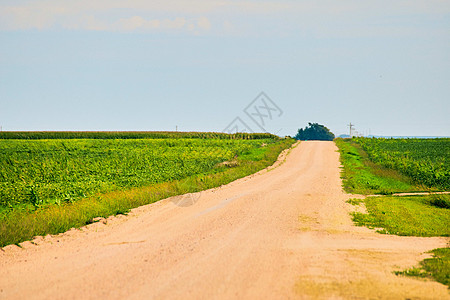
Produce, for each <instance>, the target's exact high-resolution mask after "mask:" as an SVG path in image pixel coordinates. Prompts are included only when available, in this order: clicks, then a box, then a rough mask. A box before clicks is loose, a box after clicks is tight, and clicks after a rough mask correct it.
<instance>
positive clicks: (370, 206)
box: [349, 195, 450, 236]
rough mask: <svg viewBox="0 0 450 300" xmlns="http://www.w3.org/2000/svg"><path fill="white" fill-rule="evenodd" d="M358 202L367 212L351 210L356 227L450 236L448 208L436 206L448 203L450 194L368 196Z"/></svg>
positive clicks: (391, 232)
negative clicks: (362, 203) (361, 203)
mask: <svg viewBox="0 0 450 300" xmlns="http://www.w3.org/2000/svg"><path fill="white" fill-rule="evenodd" d="M362 201H363V202H364V204H365V207H366V209H367V212H368V213H367V214H364V213H359V212H354V213H352V217H353V221H354V222H355V223H356V225H358V226H367V227H369V228H381V229H378V231H377V232H379V233H384V234H396V235H401V236H450V226H449V224H450V209H448V208H445V207H439V206H438V205H439V203H450V195H430V196H408V197H397V196H386V197H368V198H366V199H364V200H362ZM349 202H350V203H352V204H356V205H357V204H358V203H357V202H356V203H355V201H349Z"/></svg>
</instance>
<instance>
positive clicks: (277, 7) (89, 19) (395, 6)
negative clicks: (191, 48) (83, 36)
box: [0, 0, 450, 35]
mask: <svg viewBox="0 0 450 300" xmlns="http://www.w3.org/2000/svg"><path fill="white" fill-rule="evenodd" d="M445 14H447V15H448V14H450V5H449V1H448V0H427V1H422V0H396V1H391V0H377V1H360V0H341V1H335V0H304V1H284V0H280V1H274V0H270V1H248V0H247V1H238V0H166V1H148V0H130V1H121V0H95V1H92V0H78V1H68V0H36V1H32V2H25V3H23V2H16V1H12V0H4V2H2V4H0V30H27V29H39V30H46V29H60V28H62V29H72V30H104V31H135V30H138V31H157V30H185V31H186V32H196V33H198V32H203V33H204V32H211V31H212V29H215V30H216V31H217V30H218V31H221V32H223V33H226V32H229V33H231V32H242V27H245V28H246V30H247V29H248V30H250V31H251V29H253V30H254V31H257V32H261V30H262V29H261V27H264V26H266V27H271V29H270V32H271V33H274V32H278V33H282V34H286V29H287V30H291V31H293V32H298V31H299V30H300V31H304V32H313V33H317V34H319V35H327V34H332V35H334V34H339V33H337V32H339V28H336V26H334V24H338V25H342V26H343V28H342V30H341V32H346V33H347V34H350V35H351V32H352V30H357V31H359V32H361V28H358V27H359V26H358V25H359V24H363V25H364V23H367V20H379V19H381V18H386V17H392V18H396V17H399V16H417V15H428V16H431V17H434V16H439V15H445ZM224 20H226V21H224ZM212 24H218V25H219V26H216V27H214V28H213V26H212ZM220 24H223V26H220ZM231 24H233V26H231ZM240 27H241V28H240ZM338 27H339V26H338ZM386 28H388V27H387V26H384V27H382V26H380V31H379V32H380V33H381V32H383V34H384V32H385V31H386ZM405 30H408V29H407V28H406V29H405Z"/></svg>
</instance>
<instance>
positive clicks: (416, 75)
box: [0, 0, 450, 136]
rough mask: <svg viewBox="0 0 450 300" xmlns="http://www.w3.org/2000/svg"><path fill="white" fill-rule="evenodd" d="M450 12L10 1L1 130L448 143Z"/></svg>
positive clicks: (1, 35) (365, 6) (0, 49)
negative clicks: (331, 136)
mask: <svg viewBox="0 0 450 300" xmlns="http://www.w3.org/2000/svg"><path fill="white" fill-rule="evenodd" d="M449 115H450V0H447V1H441V0H427V1H417V0H407V1H401V0H389V1H387V0H376V1H369V0H365V1H361V0H341V1H335V0H324V1H322V0H311V1H309V0H308V1H303V0H296V1H284V0H278V1H270V0H269V1H246V0H244V1H232V0H221V1H216V0H174V1H171V0H165V1H148V0H130V1H117V0H96V1H91V0H79V1H68V0H35V1H21V0H14V1H11V0H2V1H1V2H0V126H1V128H2V130H8V131H9V130H11V131H12V130H30V131H31V130H114V131H116V130H118V131H120V130H176V129H177V130H180V131H216V132H222V131H233V130H234V131H236V130H238V131H244V130H245V131H253V132H261V131H268V132H271V133H276V134H278V135H281V136H284V135H291V136H293V135H295V133H296V131H297V130H298V129H299V128H302V127H305V126H306V125H307V124H308V122H318V123H320V124H324V125H325V126H327V127H328V128H330V129H331V131H332V132H334V133H335V134H336V135H339V134H343V133H348V126H347V125H348V124H349V123H350V122H351V123H352V124H355V128H356V130H357V131H358V132H359V133H362V134H373V135H392V136H400V135H401V136H450V117H449Z"/></svg>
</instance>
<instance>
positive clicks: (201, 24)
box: [197, 17, 211, 30]
mask: <svg viewBox="0 0 450 300" xmlns="http://www.w3.org/2000/svg"><path fill="white" fill-rule="evenodd" d="M197 26H198V28H200V29H204V30H209V29H210V28H211V23H210V22H209V20H208V18H206V17H201V18H199V19H198V20H197Z"/></svg>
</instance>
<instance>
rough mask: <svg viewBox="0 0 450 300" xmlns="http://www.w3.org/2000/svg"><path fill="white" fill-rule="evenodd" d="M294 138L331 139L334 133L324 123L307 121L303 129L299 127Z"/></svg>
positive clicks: (303, 139)
mask: <svg viewBox="0 0 450 300" xmlns="http://www.w3.org/2000/svg"><path fill="white" fill-rule="evenodd" d="M295 139H296V140H302V141H305V140H319V141H332V140H333V139H334V134H333V133H332V132H331V131H330V130H329V129H328V128H326V127H325V126H324V125H320V124H318V123H308V126H306V127H305V129H303V128H300V129H299V130H298V132H297V135H296V136H295Z"/></svg>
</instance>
